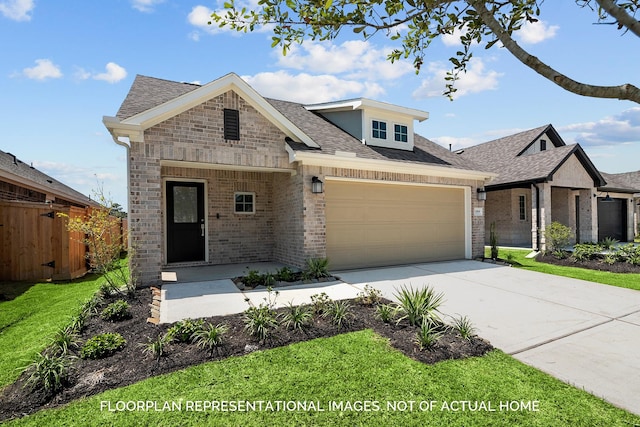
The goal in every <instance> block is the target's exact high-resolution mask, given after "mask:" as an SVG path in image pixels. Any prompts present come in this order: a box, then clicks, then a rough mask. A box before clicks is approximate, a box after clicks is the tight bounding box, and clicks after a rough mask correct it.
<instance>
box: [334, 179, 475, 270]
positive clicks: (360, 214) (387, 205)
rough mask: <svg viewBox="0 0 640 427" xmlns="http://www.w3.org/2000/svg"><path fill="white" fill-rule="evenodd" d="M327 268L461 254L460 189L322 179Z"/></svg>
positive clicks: (439, 257)
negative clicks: (324, 182)
mask: <svg viewBox="0 0 640 427" xmlns="http://www.w3.org/2000/svg"><path fill="white" fill-rule="evenodd" d="M325 202H326V205H325V210H326V221H327V256H328V258H329V260H330V266H331V267H330V268H331V269H344V268H359V267H374V266H384V265H394V264H406V263H413V262H425V261H441V260H450V259H460V258H464V257H465V233H464V229H465V227H464V223H465V211H464V190H463V189H461V188H443V187H427V186H411V185H395V184H369V183H361V182H348V181H334V180H327V182H326V188H325Z"/></svg>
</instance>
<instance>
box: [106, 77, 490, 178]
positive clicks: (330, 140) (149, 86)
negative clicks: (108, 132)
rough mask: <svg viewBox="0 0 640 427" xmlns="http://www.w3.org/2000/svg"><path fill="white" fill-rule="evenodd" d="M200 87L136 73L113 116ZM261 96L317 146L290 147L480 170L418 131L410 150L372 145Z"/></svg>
mask: <svg viewBox="0 0 640 427" xmlns="http://www.w3.org/2000/svg"><path fill="white" fill-rule="evenodd" d="M200 87H202V86H200V85H197V84H192V83H180V82H174V81H170V80H163V79H158V78H155V77H148V76H141V75H137V76H136V78H135V80H134V82H133V84H132V86H131V89H130V91H129V93H128V94H127V97H126V98H125V100H124V101H123V103H122V105H121V106H120V109H119V110H118V112H117V114H116V117H117V118H118V119H119V120H124V119H127V118H130V117H132V116H135V115H136V114H139V113H142V112H144V111H147V110H149V109H151V108H154V107H157V106H159V105H161V104H164V103H165V102H169V101H171V100H173V99H175V98H177V97H179V96H181V95H184V94H186V93H189V92H191V91H193V90H196V89H198V88H200ZM265 100H266V101H267V102H268V103H269V104H271V105H272V106H273V107H274V108H275V109H276V110H277V111H278V112H280V113H281V114H282V115H283V116H284V117H285V118H287V119H288V120H289V121H290V122H291V123H293V124H294V125H295V126H297V127H298V128H299V129H300V130H302V131H303V132H304V133H305V134H306V135H307V136H308V137H309V138H311V139H312V140H313V141H314V142H315V143H317V144H318V145H319V147H320V148H312V147H309V146H307V145H305V144H302V143H299V142H295V141H288V142H287V143H288V144H289V146H290V147H291V148H292V149H293V150H294V151H309V150H313V151H314V152H318V153H321V154H328V155H334V154H336V152H340V151H342V152H349V153H355V155H356V156H357V157H358V158H362V159H372V160H390V161H402V162H409V163H416V164H429V165H435V166H442V167H450V168H455V169H464V170H472V171H481V170H483V169H482V168H480V167H479V166H478V165H477V164H475V163H474V162H473V161H471V160H469V159H464V158H461V157H460V156H458V155H456V154H455V153H452V152H450V151H449V150H447V149H446V148H444V147H442V146H440V145H438V144H436V143H434V142H432V141H430V140H428V139H426V138H424V137H422V136H420V135H415V138H414V150H413V151H405V150H395V149H390V148H380V147H372V146H368V145H365V144H363V143H362V142H361V141H360V140H358V139H357V138H355V137H353V136H351V135H350V134H349V133H347V132H345V131H344V130H342V129H340V128H339V127H337V126H336V125H334V124H332V123H331V122H329V121H328V120H326V119H324V118H323V117H322V116H321V115H320V114H318V113H316V112H312V111H309V110H307V109H306V108H305V107H304V105H303V104H300V103H295V102H289V101H282V100H276V99H267V98H265ZM485 170H486V169H485Z"/></svg>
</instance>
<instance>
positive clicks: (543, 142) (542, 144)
mask: <svg viewBox="0 0 640 427" xmlns="http://www.w3.org/2000/svg"><path fill="white" fill-rule="evenodd" d="M546 149H547V141H546V140H544V139H541V140H540V151H545V150H546Z"/></svg>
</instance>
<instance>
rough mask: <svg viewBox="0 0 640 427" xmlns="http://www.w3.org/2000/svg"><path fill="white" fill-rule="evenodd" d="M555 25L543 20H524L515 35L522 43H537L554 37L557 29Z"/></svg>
mask: <svg viewBox="0 0 640 427" xmlns="http://www.w3.org/2000/svg"><path fill="white" fill-rule="evenodd" d="M559 28H560V27H559V26H557V25H548V24H546V23H545V22H543V21H537V22H525V23H524V25H523V26H522V28H521V29H520V30H518V32H516V33H515V37H516V39H517V40H519V41H520V42H521V43H522V44H537V43H540V42H543V41H545V40H548V39H552V38H553V37H555V35H556V33H557V32H558V29H559Z"/></svg>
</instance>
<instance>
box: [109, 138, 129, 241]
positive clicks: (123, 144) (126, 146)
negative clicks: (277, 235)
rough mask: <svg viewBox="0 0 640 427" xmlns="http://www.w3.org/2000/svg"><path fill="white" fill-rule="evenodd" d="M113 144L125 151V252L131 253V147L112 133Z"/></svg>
mask: <svg viewBox="0 0 640 427" xmlns="http://www.w3.org/2000/svg"><path fill="white" fill-rule="evenodd" d="M110 133H111V132H110ZM111 138H113V142H115V143H116V144H118V145H121V146H122V147H124V148H125V149H126V151H127V251H128V252H129V253H130V252H131V221H130V220H129V212H130V210H131V182H130V181H131V156H130V154H129V152H130V150H131V145H130V144H127V143H126V142H124V141H120V140H119V139H118V138H117V137H116V136H115V135H114V134H113V133H111Z"/></svg>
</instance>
